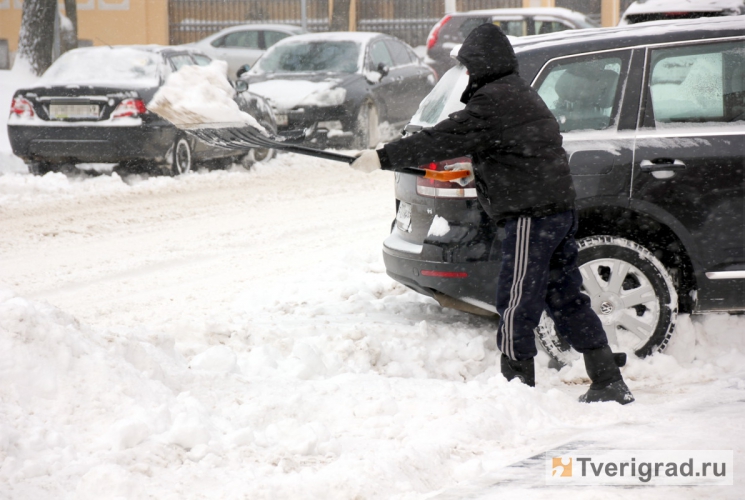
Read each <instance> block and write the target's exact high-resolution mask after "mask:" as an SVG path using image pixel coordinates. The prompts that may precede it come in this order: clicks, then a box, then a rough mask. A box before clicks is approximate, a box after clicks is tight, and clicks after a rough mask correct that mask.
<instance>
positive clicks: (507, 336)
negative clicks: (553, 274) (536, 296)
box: [501, 217, 531, 359]
mask: <svg viewBox="0 0 745 500" xmlns="http://www.w3.org/2000/svg"><path fill="white" fill-rule="evenodd" d="M530 220H531V219H530V217H520V218H518V220H517V231H516V232H517V238H516V242H515V264H514V265H515V268H514V269H513V274H512V286H511V287H510V302H509V305H508V306H507V310H506V311H505V313H504V317H503V318H502V345H501V350H502V352H503V353H505V354H507V356H508V357H509V358H510V359H515V350H514V347H513V338H514V320H515V309H516V308H517V306H518V305H519V304H520V299H521V298H522V294H523V281H524V280H525V275H526V274H527V271H528V253H529V250H530Z"/></svg>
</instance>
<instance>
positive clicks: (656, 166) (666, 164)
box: [639, 158, 686, 172]
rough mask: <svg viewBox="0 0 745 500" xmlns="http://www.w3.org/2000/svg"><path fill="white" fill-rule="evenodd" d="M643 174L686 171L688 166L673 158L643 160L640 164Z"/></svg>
mask: <svg viewBox="0 0 745 500" xmlns="http://www.w3.org/2000/svg"><path fill="white" fill-rule="evenodd" d="M639 168H640V169H641V171H642V172H659V171H661V170H684V169H685V168H686V164H685V163H683V162H682V161H680V160H673V159H672V158H656V159H654V160H642V161H641V163H639Z"/></svg>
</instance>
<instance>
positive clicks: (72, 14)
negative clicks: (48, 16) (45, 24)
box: [65, 0, 78, 40]
mask: <svg viewBox="0 0 745 500" xmlns="http://www.w3.org/2000/svg"><path fill="white" fill-rule="evenodd" d="M65 16H67V18H68V19H69V20H70V21H72V32H73V33H75V40H77V39H78V3H77V1H76V0H65Z"/></svg>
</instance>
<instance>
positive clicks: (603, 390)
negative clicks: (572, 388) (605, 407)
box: [579, 346, 634, 405]
mask: <svg viewBox="0 0 745 500" xmlns="http://www.w3.org/2000/svg"><path fill="white" fill-rule="evenodd" d="M584 357H585V368H586V369H587V374H588V375H589V376H590V380H592V384H590V390H588V391H587V392H586V393H585V394H583V395H581V396H580V397H579V401H580V403H598V402H604V401H615V402H616V403H620V404H622V405H625V404H627V403H631V402H632V401H634V396H633V395H632V394H631V391H630V390H629V388H628V387H626V383H625V382H624V381H623V376H621V370H619V369H618V367H619V366H623V365H624V364H626V358H625V356H618V355H614V354H613V352H612V351H611V350H610V346H605V347H601V348H599V349H593V350H592V351H587V352H585V353H584Z"/></svg>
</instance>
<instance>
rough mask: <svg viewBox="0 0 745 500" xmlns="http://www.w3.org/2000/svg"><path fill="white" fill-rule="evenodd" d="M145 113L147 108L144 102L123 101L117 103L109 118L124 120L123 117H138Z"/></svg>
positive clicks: (137, 100) (138, 100) (134, 100)
mask: <svg viewBox="0 0 745 500" xmlns="http://www.w3.org/2000/svg"><path fill="white" fill-rule="evenodd" d="M145 113H147V108H146V107H145V101H143V100H142V99H124V100H123V101H122V102H120V103H119V106H117V107H116V109H115V110H114V112H113V113H111V118H112V119H114V118H124V117H125V116H139V115H144V114H145Z"/></svg>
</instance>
